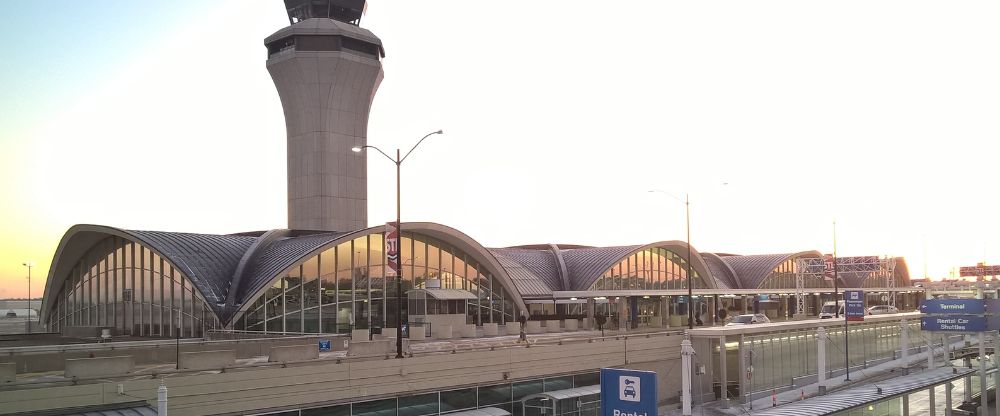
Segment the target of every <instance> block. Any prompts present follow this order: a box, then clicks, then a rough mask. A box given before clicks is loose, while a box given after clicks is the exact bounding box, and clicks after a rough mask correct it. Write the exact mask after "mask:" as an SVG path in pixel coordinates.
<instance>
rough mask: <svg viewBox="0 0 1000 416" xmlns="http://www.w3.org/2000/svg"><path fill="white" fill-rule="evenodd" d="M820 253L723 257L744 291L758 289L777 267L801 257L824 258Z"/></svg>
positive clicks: (806, 252)
mask: <svg viewBox="0 0 1000 416" xmlns="http://www.w3.org/2000/svg"><path fill="white" fill-rule="evenodd" d="M822 256H823V255H822V254H820V252H818V251H815V250H811V251H800V252H798V253H787V254H759V255H750V256H721V257H720V258H721V259H722V262H723V263H725V264H726V265H728V266H729V268H730V269H731V270H732V271H734V272H735V274H736V277H737V278H738V280H739V283H741V284H742V286H741V287H742V288H744V289H757V288H760V285H761V284H762V283H764V279H766V278H767V276H768V275H770V274H771V272H772V271H774V269H775V268H776V267H778V266H779V265H780V264H781V263H783V262H785V261H786V260H790V259H795V258H799V257H822Z"/></svg>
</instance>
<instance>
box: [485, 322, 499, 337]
mask: <svg viewBox="0 0 1000 416" xmlns="http://www.w3.org/2000/svg"><path fill="white" fill-rule="evenodd" d="M497 335H500V328H499V325H497V324H490V323H486V324H483V336H484V337H495V336H497Z"/></svg>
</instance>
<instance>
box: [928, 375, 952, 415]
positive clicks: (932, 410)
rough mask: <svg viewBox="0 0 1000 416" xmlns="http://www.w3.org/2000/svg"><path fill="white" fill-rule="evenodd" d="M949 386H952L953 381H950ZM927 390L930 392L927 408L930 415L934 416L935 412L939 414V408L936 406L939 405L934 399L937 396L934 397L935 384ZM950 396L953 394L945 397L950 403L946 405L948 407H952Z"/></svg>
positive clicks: (946, 401)
mask: <svg viewBox="0 0 1000 416" xmlns="http://www.w3.org/2000/svg"><path fill="white" fill-rule="evenodd" d="M948 386H949V387H950V386H951V383H948ZM927 392H928V393H930V394H929V395H928V396H927V408H928V409H927V410H928V412H927V414H928V415H930V416H934V415H935V414H937V408H936V407H937V405H936V404H934V399H935V397H934V386H931V388H929V389H927ZM950 397H951V395H950V394H949V395H947V397H945V399H944V400H945V403H948V406H947V407H946V409H951V405H950V402H951V399H950Z"/></svg>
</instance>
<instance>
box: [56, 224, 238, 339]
mask: <svg viewBox="0 0 1000 416" xmlns="http://www.w3.org/2000/svg"><path fill="white" fill-rule="evenodd" d="M190 235H200V234H190ZM108 237H119V238H122V239H125V240H128V241H131V242H133V243H138V244H141V245H142V246H144V247H146V248H147V249H149V250H150V251H152V252H153V253H155V254H156V255H158V256H159V257H160V258H162V259H163V260H164V261H165V262H167V264H169V265H170V266H171V267H172V268H174V269H176V270H178V271H180V272H181V273H182V274H183V275H184V277H185V278H186V279H188V281H190V282H191V286H192V287H194V290H196V291H198V294H199V295H201V297H202V299H204V300H205V302H206V303H207V304H208V305H209V309H210V310H211V311H212V314H214V315H215V317H216V318H217V319H218V318H220V317H219V309H220V308H221V306H222V303H221V301H222V297H223V296H225V294H224V293H215V292H213V291H212V289H213V288H214V286H217V285H216V284H213V283H212V282H208V281H206V280H205V279H202V276H200V275H199V274H198V273H197V272H196V271H195V268H196V267H193V266H192V265H191V264H187V262H185V261H184V260H183V259H182V258H179V256H175V255H172V253H171V252H170V250H169V249H167V248H166V247H165V245H164V244H161V242H159V241H155V240H152V239H151V238H149V237H148V236H146V235H144V234H143V232H137V231H130V230H124V229H121V228H115V227H109V226H104V225H93V224H77V225H74V226H72V227H70V229H69V230H67V231H66V234H64V235H63V237H62V239H61V240H60V241H59V245H58V246H57V248H56V253H55V255H54V256H53V257H52V265H51V266H50V267H49V274H48V279H47V280H46V283H45V295H44V298H43V300H42V309H41V311H42V313H41V314H40V318H41V319H42V322H46V321H47V319H48V314H49V312H50V311H51V309H52V307H53V306H54V303H53V302H52V300H54V299H56V295H57V293H55V292H53V291H58V290H60V289H61V288H62V286H63V282H65V280H66V277H67V276H68V275H69V272H70V270H72V268H73V267H74V266H75V265H76V264H77V260H78V259H79V258H80V257H81V256H83V255H84V254H86V253H87V251H88V250H90V249H91V248H93V247H94V245H95V244H97V243H98V242H100V241H102V240H104V239H105V238H108ZM222 237H226V236H222ZM234 238H237V237H234ZM248 238H249V237H248ZM66 259H70V260H71V261H67V260H66ZM199 270H201V269H199ZM214 289H219V288H214ZM220 321H221V319H220Z"/></svg>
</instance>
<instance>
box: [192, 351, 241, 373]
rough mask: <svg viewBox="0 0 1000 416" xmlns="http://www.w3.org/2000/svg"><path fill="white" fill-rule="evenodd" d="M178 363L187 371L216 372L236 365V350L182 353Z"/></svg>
mask: <svg viewBox="0 0 1000 416" xmlns="http://www.w3.org/2000/svg"><path fill="white" fill-rule="evenodd" d="M180 361H181V362H180V367H181V368H183V369H187V370H213V369H215V370H218V369H221V368H226V367H232V366H233V365H235V364H236V350H218V351H200V352H182V353H181V355H180Z"/></svg>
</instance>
